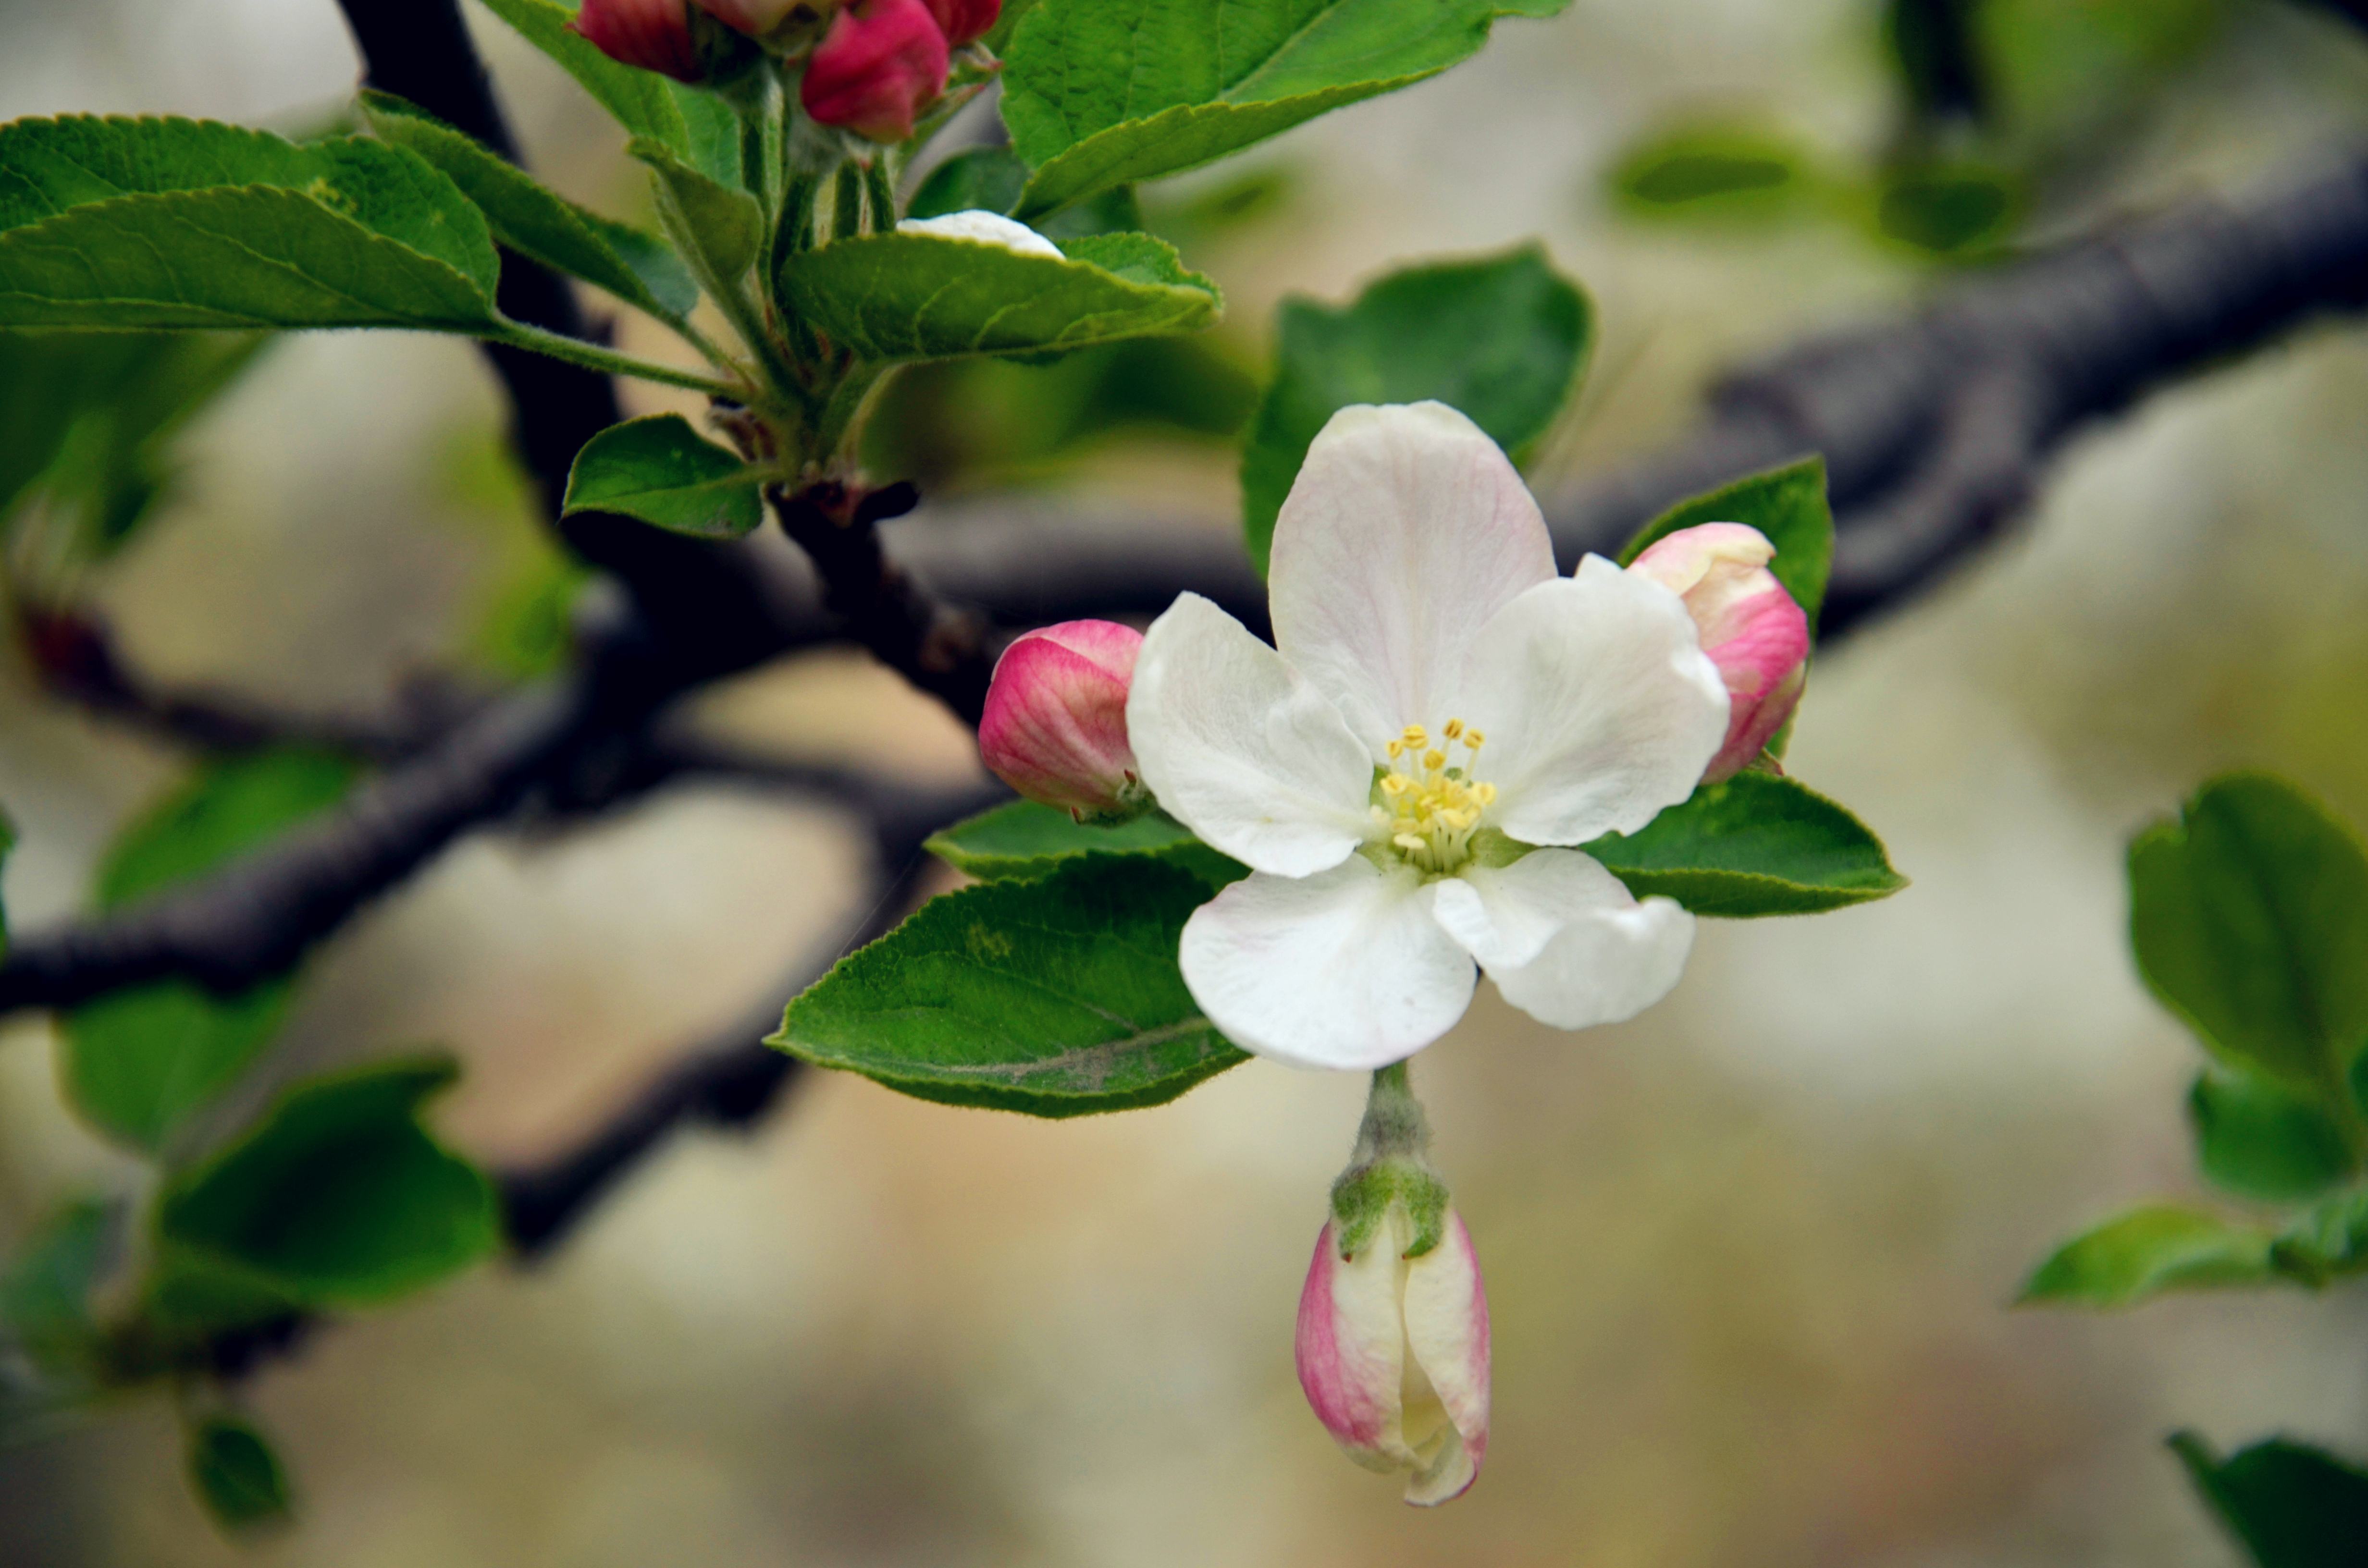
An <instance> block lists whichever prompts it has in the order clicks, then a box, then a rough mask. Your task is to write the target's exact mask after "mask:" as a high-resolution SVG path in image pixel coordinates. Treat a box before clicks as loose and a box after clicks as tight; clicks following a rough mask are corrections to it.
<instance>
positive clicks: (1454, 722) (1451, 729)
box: [1446, 719, 1463, 741]
mask: <svg viewBox="0 0 2368 1568" xmlns="http://www.w3.org/2000/svg"><path fill="white" fill-rule="evenodd" d="M1462 733H1463V720H1461V719H1450V720H1449V721H1448V722H1447V730H1446V734H1447V738H1448V739H1449V740H1451V741H1452V740H1453V739H1454V738H1455V737H1456V736H1458V735H1460V734H1462Z"/></svg>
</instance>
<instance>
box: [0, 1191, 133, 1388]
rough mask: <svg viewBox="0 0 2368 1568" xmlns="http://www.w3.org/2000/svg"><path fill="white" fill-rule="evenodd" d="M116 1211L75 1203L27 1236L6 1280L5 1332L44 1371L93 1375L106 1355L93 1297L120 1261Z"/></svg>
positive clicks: (1, 1307) (2, 1290) (1, 1313)
mask: <svg viewBox="0 0 2368 1568" xmlns="http://www.w3.org/2000/svg"><path fill="white" fill-rule="evenodd" d="M116 1218H117V1216H116V1206H115V1205H114V1204H111V1203H105V1202H98V1201H84V1202H79V1203H70V1204H68V1205H67V1206H66V1207H65V1208H63V1209H62V1210H59V1211H58V1212H57V1213H55V1214H53V1215H51V1217H50V1218H49V1219H48V1220H47V1221H44V1222H43V1223H42V1225H41V1227H40V1229H39V1230H37V1231H35V1232H34V1233H32V1234H31V1235H30V1236H28V1237H27V1238H26V1240H25V1243H24V1244H23V1245H22V1246H20V1247H18V1248H17V1253H16V1256H13V1257H11V1258H10V1259H9V1260H8V1267H7V1270H6V1273H5V1274H0V1333H5V1335H6V1337H7V1338H8V1339H9V1340H12V1341H14V1342H15V1343H16V1344H17V1346H21V1347H22V1348H23V1349H24V1351H25V1353H26V1354H27V1355H28V1357H30V1358H32V1360H33V1363H34V1364H35V1365H36V1366H38V1367H40V1369H42V1370H44V1371H47V1372H50V1373H52V1374H54V1375H58V1376H62V1377H72V1376H77V1375H87V1374H89V1373H90V1372H91V1371H92V1370H93V1369H94V1367H95V1364H96V1362H97V1359H98V1354H99V1331H98V1328H97V1325H96V1324H94V1323H93V1322H92V1320H91V1309H90V1295H91V1291H92V1290H93V1289H94V1288H95V1287H96V1286H97V1284H98V1281H99V1278H100V1276H101V1274H102V1273H103V1272H104V1271H105V1270H106V1269H107V1267H108V1266H109V1264H110V1263H111V1262H112V1260H113V1256H114V1254H115V1252H116V1251H117V1245H116Z"/></svg>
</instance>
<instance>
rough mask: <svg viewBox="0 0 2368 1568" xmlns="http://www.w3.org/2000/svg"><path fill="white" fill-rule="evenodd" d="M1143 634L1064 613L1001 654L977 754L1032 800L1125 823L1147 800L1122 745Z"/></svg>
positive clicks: (988, 695) (1130, 752) (1078, 814)
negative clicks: (1054, 623) (1059, 619)
mask: <svg viewBox="0 0 2368 1568" xmlns="http://www.w3.org/2000/svg"><path fill="white" fill-rule="evenodd" d="M1142 648H1143V633H1142V632H1140V631H1135V630H1134V629H1133V627H1129V626H1120V625H1117V624H1115V623H1114V622H1111V621H1107V620H1066V621H1063V622H1062V623H1061V624H1060V625H1058V626H1047V627H1045V628H1043V629H1042V631H1031V632H1030V633H1028V635H1027V636H1025V637H1022V638H1020V639H1019V641H1018V642H1014V643H1013V644H1012V645H1011V646H1010V647H1008V648H1006V649H1005V650H1004V651H1003V657H1002V658H1001V659H999V660H997V661H996V665H995V678H994V680H993V681H992V682H990V683H989V684H988V686H987V689H986V710H985V713H984V714H983V715H981V717H980V719H979V722H978V750H979V755H980V756H983V757H985V759H986V766H987V767H990V768H993V769H994V770H995V774H996V777H997V778H1001V779H1002V780H1003V781H1004V782H1005V783H1006V784H1008V785H1010V786H1011V787H1012V788H1013V789H1014V790H1019V792H1020V793H1021V794H1022V795H1025V796H1026V797H1027V798H1028V799H1030V800H1031V801H1042V802H1043V803H1044V804H1045V805H1048V806H1058V807H1060V808H1061V809H1062V810H1064V811H1065V812H1068V813H1069V814H1070V815H1071V816H1073V817H1076V819H1077V820H1078V821H1079V822H1087V821H1105V822H1106V821H1112V820H1123V819H1125V818H1127V817H1132V816H1136V815H1139V814H1140V813H1141V812H1143V810H1144V808H1145V807H1146V806H1148V805H1149V804H1150V801H1151V797H1150V794H1149V793H1148V792H1147V791H1146V790H1144V787H1143V781H1142V777H1141V775H1140V774H1139V773H1138V772H1137V771H1136V768H1135V765H1134V752H1133V748H1132V747H1130V746H1129V745H1128V744H1127V742H1126V693H1127V687H1129V685H1131V684H1132V683H1133V679H1134V656H1135V654H1136V653H1139V652H1141V650H1142Z"/></svg>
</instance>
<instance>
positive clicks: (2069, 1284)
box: [2022, 1204, 2277, 1307]
mask: <svg viewBox="0 0 2368 1568" xmlns="http://www.w3.org/2000/svg"><path fill="white" fill-rule="evenodd" d="M2271 1240H2272V1238H2271V1235H2270V1233H2268V1232H2266V1231H2263V1230H2259V1229H2257V1228H2255V1227H2253V1226H2249V1225H2238V1224H2232V1223H2231V1222H2229V1221H2226V1220H2223V1219H2221V1218H2220V1217H2219V1216H2217V1215H2214V1214H2207V1213H2204V1212H2203V1211H2201V1210H2194V1209H2181V1208H2177V1207H2174V1206H2172V1205H2169V1204H2158V1205H2154V1206H2150V1207H2147V1208H2144V1209H2134V1210H2131V1211H2130V1212H2128V1213H2126V1214H2123V1215H2122V1216H2121V1217H2120V1218H2119V1219H2115V1220H2109V1221H2106V1222H2105V1223H2103V1224H2101V1225H2100V1226H2098V1227H2097V1228H2096V1229H2095V1230H2093V1231H2090V1232H2089V1233H2086V1234H2085V1235H2081V1236H2077V1237H2075V1238H2074V1239H2072V1240H2071V1241H2068V1242H2066V1243H2065V1244H2064V1245H2063V1246H2061V1247H2059V1248H2058V1249H2057V1250H2056V1252H2055V1256H2052V1257H2050V1258H2049V1259H2048V1260H2047V1261H2046V1262H2045V1263H2043V1264H2041V1265H2040V1266H2039V1268H2038V1271H2037V1272H2036V1273H2034V1274H2032V1277H2031V1280H2030V1282H2029V1283H2028V1284H2026V1285H2025V1286H2024V1287H2023V1288H2022V1301H2024V1302H2025V1303H2027V1304H2028V1303H2046V1304H2049V1305H2056V1306H2074V1307H2126V1306H2132V1305H2135V1303H2137V1302H2139V1301H2145V1300H2146V1299H2147V1298H2148V1297H2150V1296H2156V1295H2159V1294H2161V1293H2162V1292H2164V1291H2166V1290H2203V1289H2208V1288H2211V1287H2215V1286H2227V1285H2258V1284H2262V1283H2265V1282H2267V1281H2269V1280H2271V1279H2274V1278H2277V1274H2276V1270H2275V1269H2274V1268H2273V1267H2272V1266H2271V1258H2270V1247H2271Z"/></svg>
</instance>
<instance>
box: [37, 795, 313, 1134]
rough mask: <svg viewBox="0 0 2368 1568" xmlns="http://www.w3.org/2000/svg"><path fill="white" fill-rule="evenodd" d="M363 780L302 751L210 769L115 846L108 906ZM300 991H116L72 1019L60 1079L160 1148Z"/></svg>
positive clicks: (276, 985)
mask: <svg viewBox="0 0 2368 1568" xmlns="http://www.w3.org/2000/svg"><path fill="white" fill-rule="evenodd" d="M354 778H355V772H354V767H353V765H352V764H351V763H349V762H347V761H346V760H345V759H344V758H342V757H336V756H329V755H327V754H325V753H321V752H313V751H304V750H298V749H289V750H283V751H273V752H264V753H260V754H257V755H256V756H248V757H242V758H239V759H236V760H234V761H231V762H225V763H222V764H219V765H216V766H215V767H211V768H209V769H207V770H206V771H205V772H203V773H201V774H200V775H199V777H198V778H195V779H193V780H192V781H191V782H190V783H189V784H188V786H187V787H185V788H184V789H182V790H179V791H177V792H176V793H175V794H174V795H173V796H172V797H171V798H169V799H168V800H166V801H165V802H164V803H162V804H161V805H159V806H158V807H157V808H156V809H154V811H152V812H149V813H148V814H147V815H146V816H143V817H142V818H141V819H140V820H139V821H138V822H136V823H134V824H132V825H131V827H130V828H129V829H128V830H127V831H126V832H125V833H124V835H123V836H122V837H121V838H120V839H119V840H118V841H117V842H116V845H115V847H114V848H113V849H112V850H111V851H110V852H109V854H108V858H107V862H106V864H105V866H104V867H103V868H102V869H101V870H100V873H99V881H98V903H99V906H100V907H101V908H103V909H116V908H120V907H121V906H122V905H124V904H126V903H131V902H132V901H133V900H135V899H138V898H140V897H142V896H143V895H145V894H148V893H152V892H157V891H159V890H161V889H164V888H167V887H170V886H172V885H173V884H175V883H177V882H182V881H188V880H189V879H191V878H193V877H198V876H200V875H203V874H204V873H206V872H208V871H211V870H212V869H215V868H216V867H218V866H221V865H222V864H224V863H226V862H228V861H231V860H233V859H236V858H238V857H239V856H240V855H242V854H244V853H245V852H246V851H248V850H250V849H252V848H255V847H256V846H260V845H262V844H265V843H267V842H268V841H269V840H271V839H273V838H275V837H277V836H279V835H280V834H282V833H284V832H286V831H287V830H288V829H289V828H290V827H292V826H294V825H295V824H298V823H300V822H302V821H303V820H305V819H306V818H308V817H311V816H313V815H314V814H316V813H318V812H322V811H324V810H326V809H327V808H328V807H330V806H332V805H334V804H336V802H337V801H339V800H341V799H343V798H344V796H345V794H346V792H347V790H348V789H350V788H351V786H352V784H353V781H354ZM289 998H290V983H288V982H287V981H286V980H270V981H267V982H265V983H262V984H260V985H258V986H256V987H255V988H254V989H252V990H249V991H246V992H245V993H242V994H239V995H236V996H229V997H222V996H216V995H214V994H211V993H210V992H208V991H206V990H204V989H202V988H200V987H199V986H197V985H194V984H191V983H186V982H180V981H163V982H159V983H155V984H153V985H142V986H135V987H132V988H131V989H129V990H124V991H118V992H114V993H112V994H108V995H107V996H105V997H102V998H100V999H99V1000H97V1001H95V1002H88V1003H85V1004H84V1005H83V1006H79V1007H76V1008H75V1009H74V1010H73V1011H72V1012H70V1013H68V1014H67V1015H66V1017H65V1020H64V1028H63V1029H62V1030H61V1031H60V1033H59V1051H60V1052H61V1059H60V1067H59V1076H60V1078H61V1079H62V1080H63V1084H64V1087H65V1091H66V1094H67V1096H68V1097H69V1098H70V1099H71V1100H72V1101H73V1102H74V1106H75V1108H77V1109H78V1110H80V1111H81V1113H82V1114H83V1116H84V1117H85V1119H88V1120H89V1121H90V1122H91V1123H92V1124H93V1125H94V1126H96V1127H97V1128H98V1129H99V1130H100V1131H104V1132H106V1133H108V1135H110V1136H112V1137H115V1138H118V1139H120V1140H122V1141H123V1142H127V1143H130V1144H131V1145H132V1146H133V1147H135V1148H139V1149H142V1150H147V1151H150V1152H152V1153H153V1152H154V1151H156V1150H159V1149H161V1148H163V1147H164V1145H165V1142H166V1140H167V1139H168V1138H169V1137H170V1136H171V1135H172V1133H173V1131H174V1130H175V1129H176V1128H177V1127H178V1126H179V1125H180V1124H181V1122H182V1121H183V1120H184V1119H186V1118H187V1117H188V1114H189V1113H190V1112H191V1111H193V1110H195V1109H197V1108H199V1106H202V1105H204V1104H205V1103H206V1102H208V1101H209V1100H211V1099H212V1098H213V1096H215V1095H217V1094H219V1093H221V1092H222V1089H223V1088H225V1087H227V1086H228V1085H229V1084H230V1083H231V1081H232V1080H233V1079H234V1078H235V1077H237V1075H238V1074H239V1071H240V1070H241V1069H242V1068H244V1067H245V1065H246V1064H247V1062H250V1061H252V1060H253V1059H254V1057H255V1054H256V1051H260V1050H261V1049H262V1048H263V1047H264V1045H265V1044H266V1043H268V1041H269V1040H270V1039H271V1037H272V1036H273V1035H274V1034H275V1033H277V1032H278V1030H279V1023H280V1020H281V1019H282V1018H283V1017H285V1016H286V1014H287V1008H288V1002H289Z"/></svg>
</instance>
